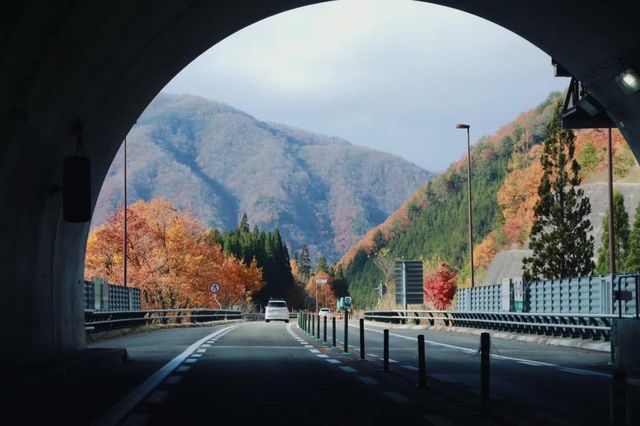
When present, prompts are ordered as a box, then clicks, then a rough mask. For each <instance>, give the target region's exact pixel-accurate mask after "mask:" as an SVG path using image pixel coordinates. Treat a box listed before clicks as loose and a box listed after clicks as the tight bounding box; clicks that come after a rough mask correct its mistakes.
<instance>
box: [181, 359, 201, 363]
mask: <svg viewBox="0 0 640 426" xmlns="http://www.w3.org/2000/svg"><path fill="white" fill-rule="evenodd" d="M184 362H186V363H187V364H193V363H194V362H198V358H187V359H185V360H184Z"/></svg>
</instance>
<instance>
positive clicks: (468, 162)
mask: <svg viewBox="0 0 640 426" xmlns="http://www.w3.org/2000/svg"><path fill="white" fill-rule="evenodd" d="M469 127H470V126H469V125H468V124H456V129H465V130H466V131H467V189H468V191H469V197H468V198H469V253H470V264H471V288H473V287H474V286H475V280H474V275H473V213H472V210H471V140H470V137H469Z"/></svg>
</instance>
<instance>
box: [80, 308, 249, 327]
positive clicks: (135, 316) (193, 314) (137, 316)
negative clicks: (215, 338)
mask: <svg viewBox="0 0 640 426" xmlns="http://www.w3.org/2000/svg"><path fill="white" fill-rule="evenodd" d="M234 319H242V313H241V312H240V311H235V310H223V309H155V310H144V311H92V310H86V311H85V329H86V330H87V331H88V332H96V331H105V330H113V329H118V328H129V327H138V326H141V325H145V324H186V323H191V324H193V323H201V322H211V321H224V320H234Z"/></svg>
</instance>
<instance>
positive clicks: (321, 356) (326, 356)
mask: <svg viewBox="0 0 640 426" xmlns="http://www.w3.org/2000/svg"><path fill="white" fill-rule="evenodd" d="M316 356H317V357H318V358H329V355H325V354H318V355H316Z"/></svg>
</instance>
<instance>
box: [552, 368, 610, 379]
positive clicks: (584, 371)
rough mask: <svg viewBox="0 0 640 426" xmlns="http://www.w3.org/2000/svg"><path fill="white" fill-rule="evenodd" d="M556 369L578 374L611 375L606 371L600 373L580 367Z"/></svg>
mask: <svg viewBox="0 0 640 426" xmlns="http://www.w3.org/2000/svg"><path fill="white" fill-rule="evenodd" d="M558 371H562V372H565V373H571V374H577V375H579V376H595V377H611V375H610V374H607V373H600V372H599V371H591V370H583V369H581V368H571V367H558Z"/></svg>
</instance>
